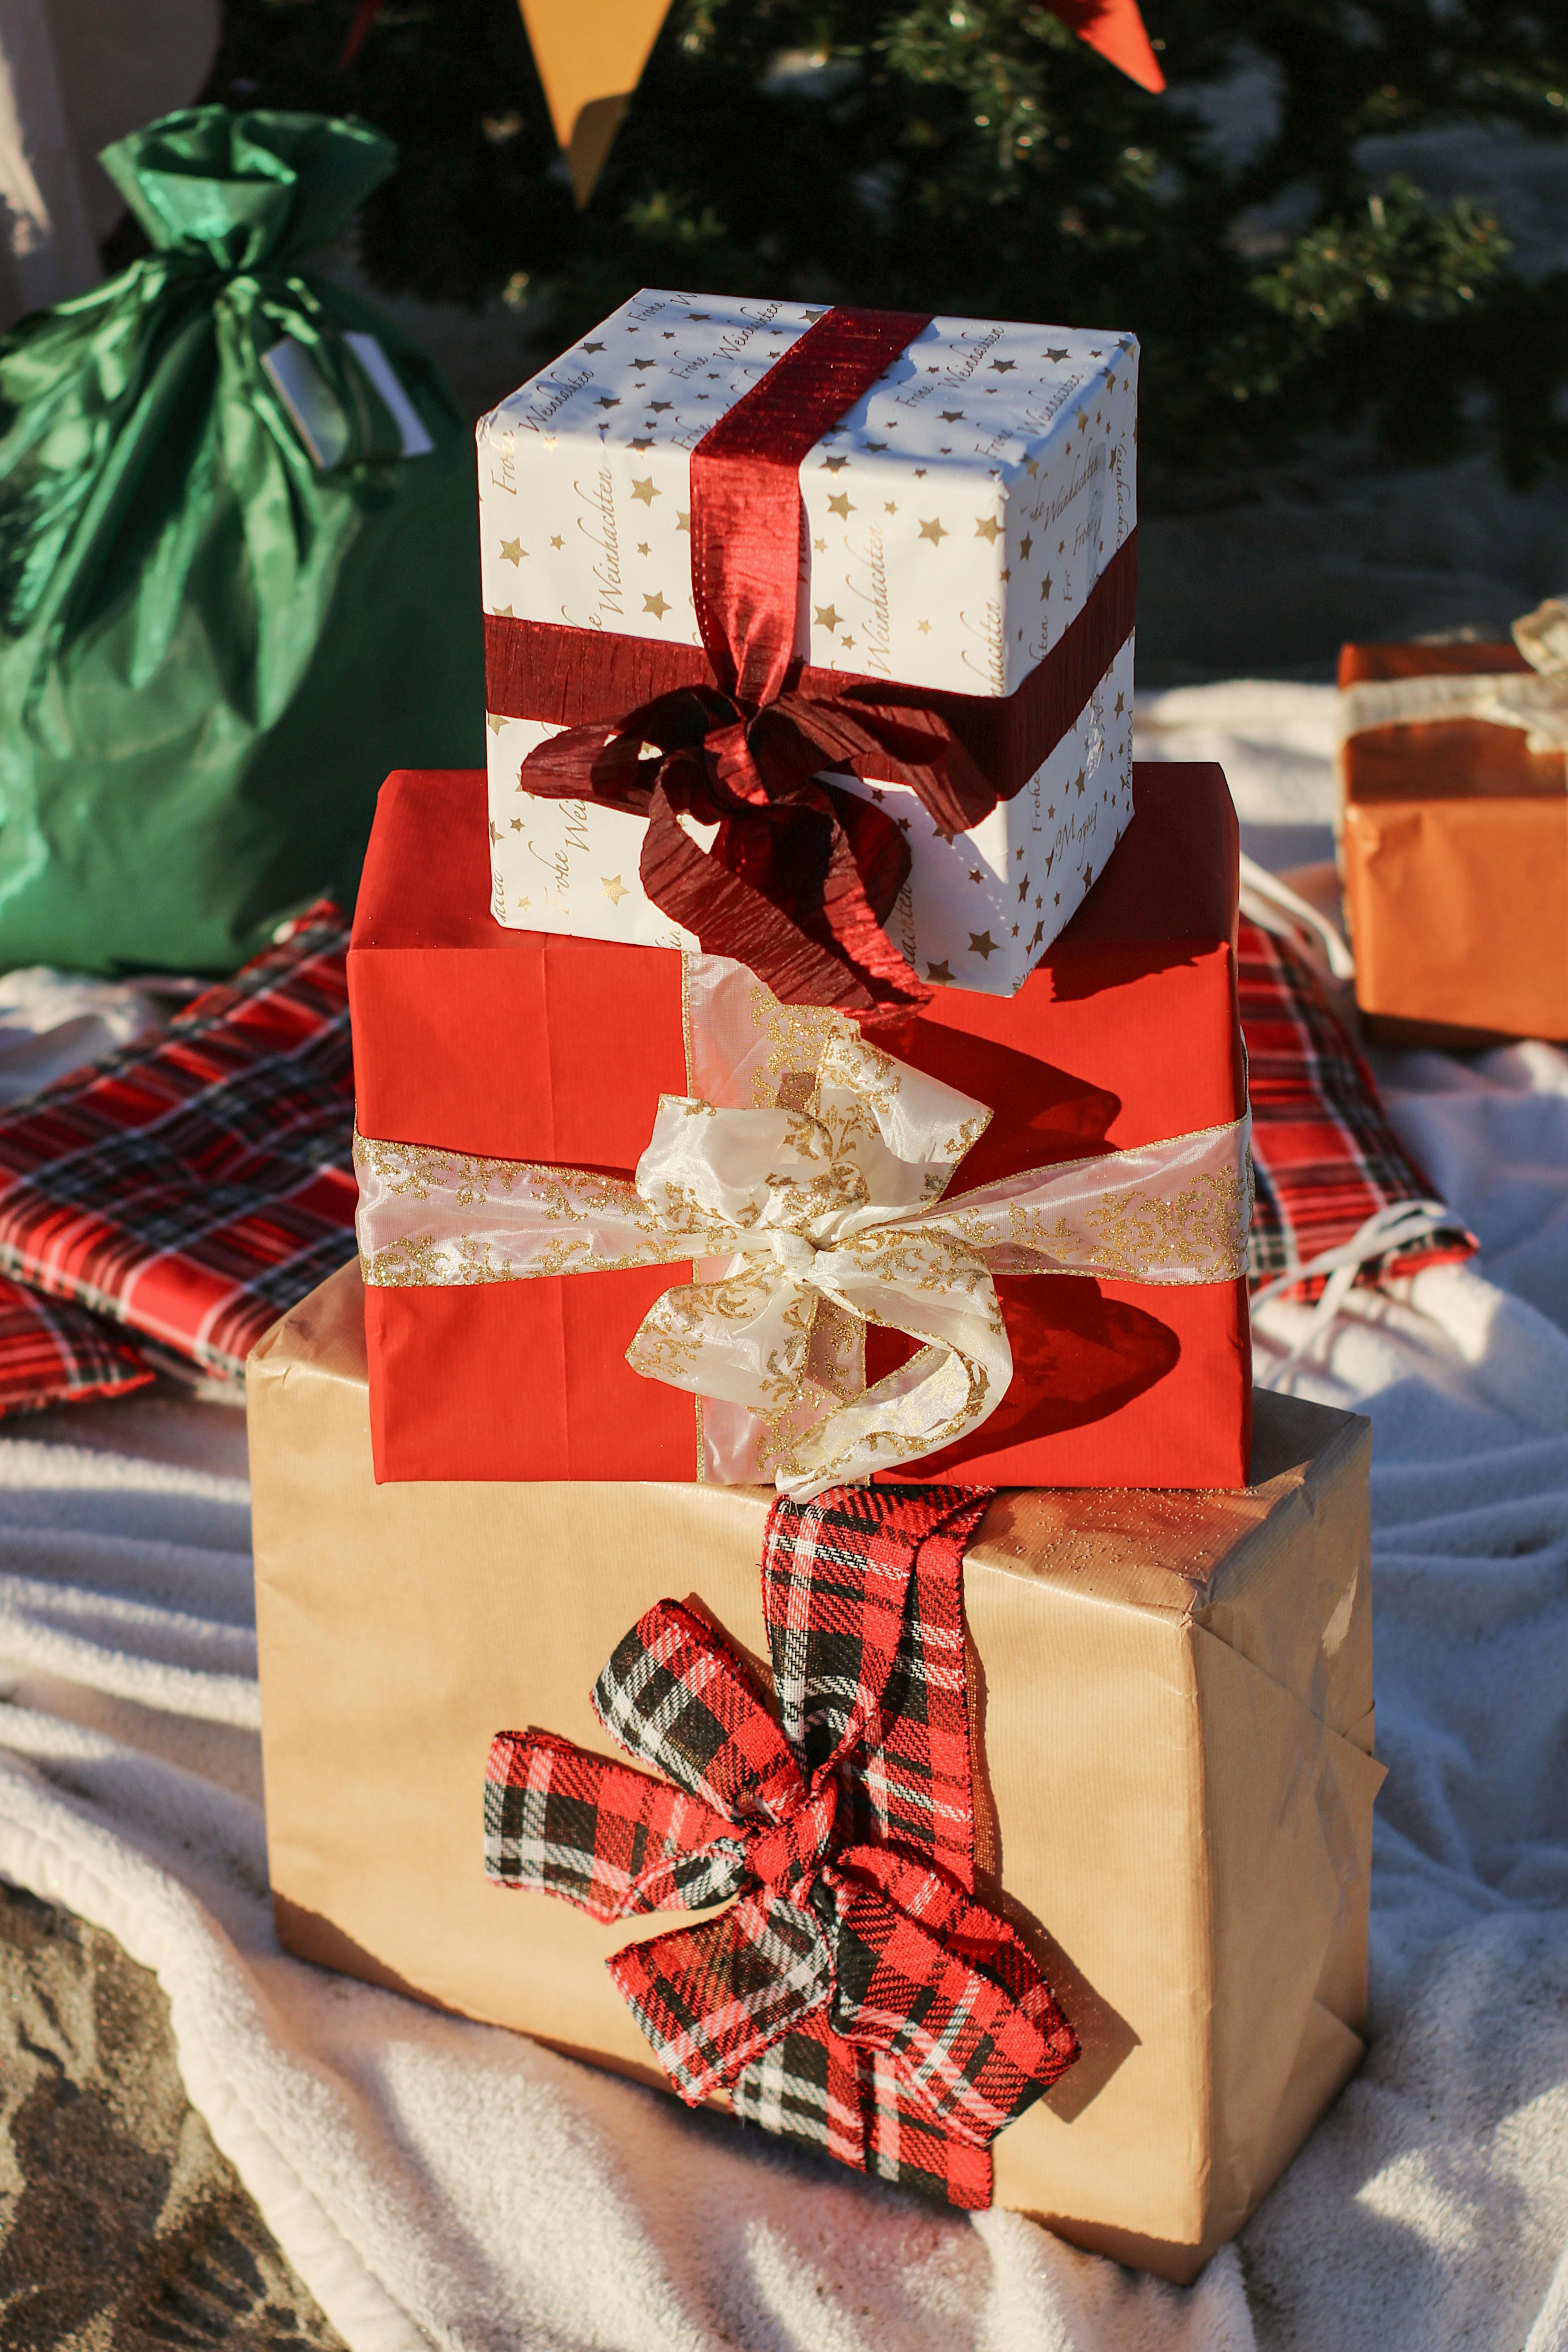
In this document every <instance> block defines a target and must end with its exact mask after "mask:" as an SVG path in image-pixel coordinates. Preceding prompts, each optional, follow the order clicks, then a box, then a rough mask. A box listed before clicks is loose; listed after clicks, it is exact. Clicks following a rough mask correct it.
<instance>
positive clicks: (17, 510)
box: [0, 107, 484, 971]
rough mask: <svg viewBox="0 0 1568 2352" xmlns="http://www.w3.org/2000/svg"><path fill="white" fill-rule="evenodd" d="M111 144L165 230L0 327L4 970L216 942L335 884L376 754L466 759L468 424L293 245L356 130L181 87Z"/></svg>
mask: <svg viewBox="0 0 1568 2352" xmlns="http://www.w3.org/2000/svg"><path fill="white" fill-rule="evenodd" d="M102 162H103V164H104V167H105V169H106V170H107V171H108V172H109V173H110V176H111V177H112V178H113V180H114V181H115V183H116V184H117V185H118V186H119V187H120V188H121V190H122V191H123V193H124V195H125V198H126V201H127V202H128V204H129V205H131V207H132V211H133V213H134V214H135V215H136V218H137V220H138V221H139V222H140V223H141V225H142V228H143V229H144V230H145V232H146V234H147V236H148V237H149V238H150V239H151V241H152V244H153V251H152V252H151V253H150V254H148V255H146V256H145V257H143V258H142V260H140V261H137V262H135V263H134V264H133V265H132V267H131V268H129V269H127V270H126V271H124V272H123V274H122V275H121V276H120V277H118V278H114V279H113V280H111V281H110V283H109V284H107V285H105V286H102V287H100V288H99V289H96V290H95V291H94V292H92V293H90V294H86V295H82V296H80V297H79V298H78V299H75V300H73V301H69V302H65V303H62V304H61V305H59V307H58V309H56V310H47V311H40V312H38V313H37V314H36V315H34V316H33V317H31V318H28V319H25V320H22V321H21V322H20V323H19V324H18V325H17V326H16V328H15V329H14V330H13V331H12V333H11V334H10V335H9V336H8V337H6V338H5V341H4V342H0V966H3V965H7V964H19V963H39V962H41V963H53V964H65V965H71V966H75V967H78V968H79V969H82V970H87V971H120V970H124V969H128V968H135V967H137V966H142V967H145V966H150V965H151V966H159V967H163V968H164V969H170V968H174V969H179V970H187V971H230V970H232V969H233V968H234V967H235V966H236V965H237V964H238V963H240V962H242V961H244V960H245V959H246V958H247V957H248V956H249V955H251V954H253V953H254V952H255V951H256V950H257V949H258V948H259V947H260V946H261V945H262V944H263V943H264V942H265V941H266V940H267V939H268V936H269V934H270V932H271V930H272V929H273V928H274V926H275V925H276V924H277V922H278V921H279V919H280V918H281V917H282V916H284V915H286V914H288V913H289V912H290V911H291V910H293V909H294V908H298V907H300V905H302V904H304V903H305V902H307V901H308V900H310V899H311V898H315V897H317V896H319V895H320V894H321V892H323V891H331V892H332V893H333V894H334V895H337V896H339V897H340V898H342V899H343V900H344V902H345V903H349V904H352V901H353V891H354V887H355V885H356V883H357V879H358V874H359V865H360V858H361V856H362V853H363V846H364V843H365V839H366V836H367V835H368V833H369V829H370V820H371V814H372V811H373V808H374V801H375V793H376V790H377V788H378V786H379V785H380V783H381V781H382V778H383V777H384V775H385V774H386V772H387V771H388V769H389V768H393V767H409V766H414V767H470V766H476V765H478V764H479V761H480V759H481V756H482V755H481V749H480V747H481V745H482V742H483V721H482V713H483V709H484V688H483V661H482V646H481V638H480V623H479V559H478V533H477V516H476V498H475V488H474V462H473V441H472V436H471V434H470V432H469V430H468V425H467V424H466V422H465V420H464V418H463V416H462V415H461V414H460V412H459V411H458V406H457V404H456V402H455V401H454V399H453V397H452V394H451V393H450V392H449V391H448V389H447V385H446V383H445V382H444V380H443V379H442V377H441V375H440V373H439V371H438V370H437V367H436V366H435V364H434V362H432V361H431V360H430V359H429V358H428V357H426V354H425V353H424V352H422V351H421V350H420V349H419V348H418V346H417V345H416V344H414V343H412V342H410V341H407V340H406V338H405V337H404V336H403V335H402V334H401V333H399V331H397V330H396V329H395V327H394V326H393V325H392V323H391V322H390V321H389V320H386V319H385V318H384V317H382V316H381V315H380V313H378V312H377V311H375V310H373V309H371V308H370V306H368V305H367V304H365V303H363V302H362V301H360V300H359V299H357V298H356V297H355V296H354V295H353V294H352V293H350V292H348V291H347V290H346V289H343V288H342V287H340V286H338V285H335V284H333V283H332V282H331V281H330V280H329V279H327V278H322V277H320V276H315V275H311V274H310V273H308V272H301V270H300V261H301V259H302V257H306V256H308V255H310V253H312V252H314V251H317V250H319V248H321V247H322V246H323V245H324V244H325V243H326V241H327V240H328V239H329V238H331V236H333V235H334V234H335V233H336V232H337V231H338V230H339V229H340V228H341V227H342V224H343V223H344V221H345V220H346V219H347V218H348V216H349V215H350V213H351V212H352V211H353V208H354V206H355V205H358V204H359V203H360V202H361V201H362V200H363V197H364V196H365V195H366V194H368V193H369V192H370V190H371V189H372V188H374V186H375V185H376V184H377V183H378V182H380V181H381V180H383V179H384V177H385V176H386V174H387V173H388V172H390V171H391V169H392V168H393V165H394V163H395V149H394V148H393V146H392V145H391V143H390V142H388V141H387V140H385V139H384V138H383V137H381V136H380V134H379V133H378V132H376V131H372V130H370V129H368V128H367V127H366V126H365V125H363V124H361V123H355V122H342V121H331V120H330V119H328V118H326V117H323V116H318V115H307V114H281V113H262V112H257V113H251V114H231V113H230V112H228V111H227V110H226V109H224V108H222V107H197V108H194V109H192V110H188V111H186V112H184V113H179V114H172V115H168V116H165V117H164V118H163V121H159V122H154V123H152V124H150V125H149V126H148V127H147V128H146V129H145V130H142V131H138V132H136V133H134V134H133V135H132V137H131V138H129V139H124V140H122V141H121V142H120V143H119V145H118V146H114V147H110V149H108V150H107V152H105V154H104V155H103V158H102Z"/></svg>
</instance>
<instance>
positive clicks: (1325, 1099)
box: [1237, 917, 1479, 1299]
mask: <svg viewBox="0 0 1568 2352" xmlns="http://www.w3.org/2000/svg"><path fill="white" fill-rule="evenodd" d="M1237 982H1238V985H1239V991H1240V999H1241V1027H1242V1034H1243V1035H1244V1037H1245V1038H1246V1040H1247V1088H1248V1092H1249V1095H1250V1097H1251V1102H1252V1160H1253V1168H1254V1171H1255V1174H1256V1178H1257V1193H1256V1197H1255V1199H1254V1202H1253V1209H1252V1233H1251V1237H1250V1239H1249V1241H1248V1244H1247V1255H1248V1272H1249V1276H1250V1279H1251V1282H1252V1284H1253V1286H1254V1288H1256V1287H1257V1286H1258V1285H1259V1284H1261V1283H1264V1282H1268V1281H1270V1280H1272V1279H1273V1278H1274V1276H1277V1275H1281V1274H1284V1273H1286V1272H1287V1271H1288V1270H1289V1267H1291V1266H1293V1265H1304V1264H1305V1263H1306V1262H1307V1261H1308V1260H1309V1259H1310V1258H1313V1257H1316V1256H1317V1255H1318V1254H1319V1252H1320V1251H1322V1250H1328V1249H1335V1248H1338V1247H1339V1246H1340V1245H1341V1244H1342V1243H1345V1242H1348V1241H1350V1240H1351V1239H1352V1237H1353V1236H1354V1235H1355V1234H1358V1233H1359V1232H1360V1230H1361V1228H1362V1226H1363V1224H1364V1223H1366V1221H1367V1219H1368V1218H1369V1217H1371V1216H1373V1215H1375V1213H1377V1211H1378V1210H1379V1209H1384V1208H1388V1207H1390V1206H1392V1205H1393V1204H1394V1203H1396V1202H1401V1201H1424V1200H1430V1199H1431V1197H1432V1188H1431V1186H1430V1184H1428V1182H1427V1181H1426V1177H1425V1176H1424V1175H1423V1173H1422V1171H1421V1170H1420V1169H1419V1168H1418V1167H1417V1166H1416V1165H1415V1161H1414V1160H1412V1159H1411V1157H1410V1155H1409V1153H1408V1152H1407V1151H1406V1150H1405V1146H1404V1145H1403V1144H1402V1143H1401V1142H1400V1140H1399V1138H1398V1137H1397V1136H1396V1135H1395V1134H1394V1129H1392V1127H1390V1125H1389V1123H1388V1119H1387V1117H1386V1115H1385V1113H1384V1108H1383V1106H1382V1103H1381V1102H1380V1101H1379V1099H1378V1093H1377V1081H1376V1080H1375V1079H1374V1078H1373V1075H1372V1072H1371V1071H1370V1070H1369V1069H1368V1068H1367V1066H1366V1064H1365V1062H1364V1061H1363V1059H1362V1057H1361V1055H1359V1054H1358V1053H1357V1051H1356V1049H1355V1047H1354V1045H1352V1042H1351V1039H1350V1037H1349V1035H1348V1034H1346V1032H1345V1030H1344V1028H1343V1027H1342V1024H1340V1022H1339V1021H1338V1020H1336V1018H1335V1017H1334V1014H1333V1013H1332V1012H1331V1010H1330V1008H1329V1006H1328V1005H1327V1004H1326V1003H1325V1002H1324V1000H1323V996H1322V992H1321V990H1320V989H1319V986H1318V983H1317V982H1316V980H1315V979H1314V978H1313V975H1312V973H1311V971H1310V969H1309V968H1308V966H1307V965H1306V964H1304V963H1303V962H1302V961H1301V960H1300V957H1299V956H1296V955H1294V954H1293V953H1292V952H1291V950H1290V949H1289V947H1288V946H1287V945H1286V943H1285V941H1284V940H1280V939H1278V938H1276V937H1275V935H1274V933H1273V932H1272V931H1266V930H1263V929H1261V928H1260V927H1259V926H1258V924H1256V923H1249V922H1248V921H1247V919H1246V918H1245V917H1244V918H1243V919H1242V922H1241V927H1240V935H1239V950H1238V959H1237ZM1478 1246H1479V1244H1478V1243H1477V1242H1476V1239H1475V1236H1474V1235H1473V1234H1468V1233H1466V1231H1465V1230H1464V1228H1463V1226H1461V1225H1460V1224H1459V1223H1458V1222H1457V1221H1456V1223H1454V1224H1453V1225H1452V1226H1449V1227H1445V1228H1444V1229H1442V1230H1441V1231H1439V1232H1436V1233H1431V1234H1423V1235H1422V1236H1421V1237H1420V1238H1419V1239H1418V1240H1416V1241H1411V1242H1406V1243H1404V1244H1401V1245H1400V1246H1398V1247H1396V1248H1394V1249H1390V1250H1386V1251H1384V1254H1383V1255H1382V1256H1381V1257H1377V1258H1372V1259H1369V1260H1368V1262H1367V1263H1366V1265H1363V1267H1362V1268H1361V1270H1360V1273H1359V1274H1358V1276H1357V1280H1358V1281H1359V1282H1361V1283H1363V1284H1366V1285H1369V1286H1371V1285H1374V1284H1376V1283H1378V1282H1382V1281H1385V1280H1387V1279H1388V1277H1389V1276H1392V1275H1397V1274H1414V1273H1415V1270H1416V1268H1417V1267H1418V1266H1423V1265H1443V1264H1446V1263H1449V1262H1451V1261H1453V1260H1455V1259H1458V1258H1465V1257H1469V1256H1470V1255H1473V1253H1474V1252H1475V1250H1476V1249H1477V1248H1478ZM1326 1279H1327V1277H1326V1276H1322V1275H1319V1276H1315V1277H1314V1278H1313V1279H1311V1280H1310V1281H1308V1282H1304V1283H1300V1284H1299V1285H1297V1286H1296V1287H1295V1290H1294V1292H1293V1293H1291V1294H1289V1295H1292V1296H1295V1297H1300V1298H1304V1299H1314V1298H1316V1297H1319V1296H1320V1295H1321V1291H1322V1288H1323V1285H1324V1282H1325V1281H1326Z"/></svg>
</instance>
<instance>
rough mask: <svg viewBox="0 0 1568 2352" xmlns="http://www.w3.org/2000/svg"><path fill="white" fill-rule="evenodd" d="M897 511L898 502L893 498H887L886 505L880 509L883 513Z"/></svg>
mask: <svg viewBox="0 0 1568 2352" xmlns="http://www.w3.org/2000/svg"><path fill="white" fill-rule="evenodd" d="M898 511H899V509H898V503H897V501H896V500H895V499H889V500H888V502H887V505H886V506H885V507H884V508H883V509H882V512H883V513H884V514H897V513H898Z"/></svg>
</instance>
